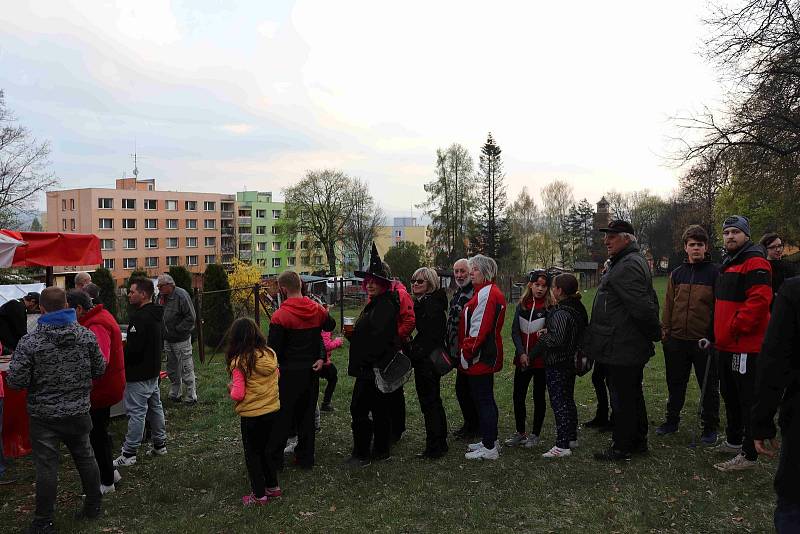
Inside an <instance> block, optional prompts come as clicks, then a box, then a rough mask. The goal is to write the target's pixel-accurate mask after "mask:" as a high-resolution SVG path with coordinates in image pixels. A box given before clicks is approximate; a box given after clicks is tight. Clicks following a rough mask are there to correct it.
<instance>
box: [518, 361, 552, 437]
mask: <svg viewBox="0 0 800 534" xmlns="http://www.w3.org/2000/svg"><path fill="white" fill-rule="evenodd" d="M531 380H533V425H532V426H531V434H534V435H536V436H538V435H539V434H541V433H542V423H544V416H545V414H546V413H547V404H546V403H545V391H546V389H547V381H546V379H545V372H544V367H542V368H539V369H534V368H533V367H528V368H527V369H520V368H519V367H517V368H516V369H514V392H513V394H512V397H513V399H514V421H515V423H516V426H517V432H519V433H520V434H522V433H524V432H525V419H526V418H527V415H528V414H527V409H526V407H525V404H526V400H527V399H526V397H527V396H528V387H529V386H530V383H531Z"/></svg>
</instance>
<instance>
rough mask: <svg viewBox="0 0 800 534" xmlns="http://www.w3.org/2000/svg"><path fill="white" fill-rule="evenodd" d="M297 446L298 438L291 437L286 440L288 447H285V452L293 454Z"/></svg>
mask: <svg viewBox="0 0 800 534" xmlns="http://www.w3.org/2000/svg"><path fill="white" fill-rule="evenodd" d="M295 447H297V438H289V440H288V441H287V442H286V447H284V449H283V454H292V453H293V452H294V448H295Z"/></svg>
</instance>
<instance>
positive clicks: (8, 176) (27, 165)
mask: <svg viewBox="0 0 800 534" xmlns="http://www.w3.org/2000/svg"><path fill="white" fill-rule="evenodd" d="M49 154H50V147H49V145H48V143H47V142H41V143H40V142H39V141H37V140H36V138H34V137H32V136H31V133H30V132H29V131H28V129H27V128H25V127H24V126H21V125H19V124H17V119H16V117H14V115H13V113H12V112H11V111H9V110H8V108H6V103H5V96H4V93H3V91H2V90H0V218H2V220H3V222H4V223H8V222H10V221H13V220H15V218H16V217H15V216H16V214H17V213H19V212H20V211H24V210H27V209H30V208H31V207H32V204H33V203H34V202H35V200H36V195H37V193H39V192H41V191H45V190H46V189H48V188H51V187H53V186H55V185H57V184H58V180H57V179H56V177H55V175H53V173H52V172H51V171H50V170H49V169H48V167H49V164H50V162H49V160H48V156H49Z"/></svg>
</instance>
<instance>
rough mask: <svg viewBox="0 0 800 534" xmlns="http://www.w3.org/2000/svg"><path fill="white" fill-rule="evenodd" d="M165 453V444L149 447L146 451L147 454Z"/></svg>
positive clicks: (158, 454)
mask: <svg viewBox="0 0 800 534" xmlns="http://www.w3.org/2000/svg"><path fill="white" fill-rule="evenodd" d="M165 454H167V446H166V445H163V446H161V447H150V449H149V450H148V451H147V456H164V455H165Z"/></svg>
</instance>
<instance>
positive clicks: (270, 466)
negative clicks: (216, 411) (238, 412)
mask: <svg viewBox="0 0 800 534" xmlns="http://www.w3.org/2000/svg"><path fill="white" fill-rule="evenodd" d="M277 416H278V412H270V413H266V414H264V415H259V416H256V417H242V424H241V427H242V446H243V447H244V463H245V465H246V466H247V475H248V476H249V477H250V488H251V489H252V491H253V495H255V496H256V497H259V498H260V497H263V496H264V493H265V488H274V487H275V486H277V485H278V474H277V469H276V467H277V466H276V465H275V463H274V461H273V459H272V456H271V455H270V451H269V450H268V443H269V440H270V437H271V435H272V431H273V428H274V427H275V422H276V420H277Z"/></svg>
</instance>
